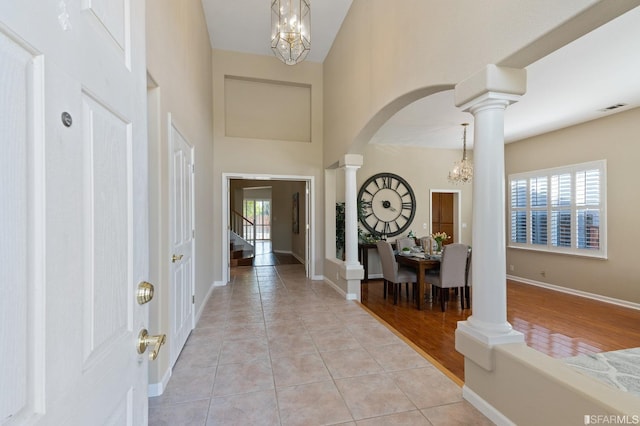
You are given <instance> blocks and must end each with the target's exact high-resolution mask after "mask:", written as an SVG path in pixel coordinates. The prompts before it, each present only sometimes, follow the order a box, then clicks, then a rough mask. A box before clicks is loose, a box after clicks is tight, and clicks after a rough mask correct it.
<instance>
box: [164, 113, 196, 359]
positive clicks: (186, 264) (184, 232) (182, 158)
mask: <svg viewBox="0 0 640 426" xmlns="http://www.w3.org/2000/svg"><path fill="white" fill-rule="evenodd" d="M168 122H169V123H170V129H169V132H170V136H169V144H170V153H171V155H170V158H171V160H170V161H171V171H170V190H171V195H170V204H171V217H170V221H171V225H170V226H171V230H170V235H171V255H170V256H171V258H170V259H169V260H170V261H171V268H170V270H171V282H170V283H169V285H170V288H171V315H170V317H171V330H170V334H169V341H170V342H171V365H172V366H173V365H174V364H175V362H176V361H177V360H178V355H180V351H181V350H182V348H183V347H184V344H185V343H186V341H187V338H188V337H189V333H190V332H191V330H192V329H193V327H194V311H193V294H194V291H195V288H194V285H195V282H194V276H193V271H194V265H193V244H194V234H195V230H194V220H193V214H194V209H193V203H194V199H193V175H194V169H193V158H194V157H193V147H191V146H190V145H189V143H188V142H187V140H186V139H185V138H184V137H183V136H182V134H180V132H179V131H178V130H177V129H176V127H175V124H174V123H173V122H172V120H171V116H169V120H168Z"/></svg>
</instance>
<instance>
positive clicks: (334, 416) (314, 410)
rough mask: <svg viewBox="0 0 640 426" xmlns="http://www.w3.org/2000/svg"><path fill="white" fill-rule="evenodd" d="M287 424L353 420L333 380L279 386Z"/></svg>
mask: <svg viewBox="0 0 640 426" xmlns="http://www.w3.org/2000/svg"><path fill="white" fill-rule="evenodd" d="M277 394H278V406H279V407H280V418H281V420H282V425H283V426H296V425H301V426H307V425H326V424H336V423H342V422H347V421H350V420H352V417H351V414H350V413H349V410H348V409H347V406H346V405H345V403H344V400H343V399H342V397H341V396H340V392H338V389H337V388H336V386H335V384H334V383H333V382H332V381H325V382H318V383H311V384H306V385H298V386H291V387H285V388H278V390H277Z"/></svg>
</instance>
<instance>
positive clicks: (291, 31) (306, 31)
mask: <svg viewBox="0 0 640 426" xmlns="http://www.w3.org/2000/svg"><path fill="white" fill-rule="evenodd" d="M310 49H311V6H310V0H273V1H272V2H271V50H273V53H274V54H275V55H276V57H277V58H278V59H280V60H281V61H282V62H284V63H285V64H287V65H295V64H297V63H298V62H302V61H303V60H304V58H306V56H307V54H308V53H309V50H310Z"/></svg>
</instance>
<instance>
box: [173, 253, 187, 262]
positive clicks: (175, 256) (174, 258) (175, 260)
mask: <svg viewBox="0 0 640 426" xmlns="http://www.w3.org/2000/svg"><path fill="white" fill-rule="evenodd" d="M182 256H184V255H183V254H174V255H173V256H171V263H176V262H177V261H178V260H180V259H182Z"/></svg>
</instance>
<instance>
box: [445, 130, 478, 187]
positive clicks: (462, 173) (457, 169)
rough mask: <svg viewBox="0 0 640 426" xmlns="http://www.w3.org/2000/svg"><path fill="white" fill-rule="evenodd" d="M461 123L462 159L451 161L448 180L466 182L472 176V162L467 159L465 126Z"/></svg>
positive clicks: (469, 180)
mask: <svg viewBox="0 0 640 426" xmlns="http://www.w3.org/2000/svg"><path fill="white" fill-rule="evenodd" d="M468 125H469V123H463V124H462V126H463V129H464V133H463V134H462V160H460V161H456V162H455V163H453V170H451V171H450V172H449V182H452V183H468V182H471V179H472V178H473V163H471V161H469V160H468V159H467V126H468Z"/></svg>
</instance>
